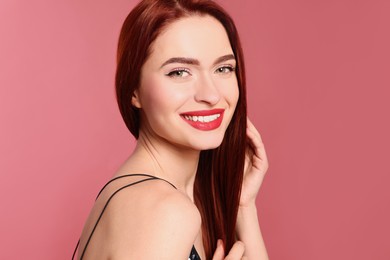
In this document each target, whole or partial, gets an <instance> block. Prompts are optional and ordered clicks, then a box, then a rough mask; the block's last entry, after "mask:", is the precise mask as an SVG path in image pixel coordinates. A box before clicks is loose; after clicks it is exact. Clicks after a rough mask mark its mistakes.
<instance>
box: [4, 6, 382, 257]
mask: <svg viewBox="0 0 390 260" xmlns="http://www.w3.org/2000/svg"><path fill="white" fill-rule="evenodd" d="M220 2H223V5H224V6H225V7H226V8H227V9H228V10H229V11H230V13H231V14H232V16H233V17H234V19H235V21H236V23H237V26H238V28H239V30H240V32H241V37H242V41H243V45H244V49H245V54H246V64H247V72H248V73H247V74H248V75H247V76H248V89H249V90H248V92H249V114H250V116H251V118H252V120H253V121H254V123H255V124H256V126H257V127H258V129H259V130H260V132H261V133H262V135H263V139H264V142H265V145H266V148H267V151H268V155H269V160H270V169H269V172H268V175H267V177H266V179H265V182H264V184H263V187H262V190H261V192H260V196H259V201H258V202H259V204H258V207H259V216H260V221H261V226H262V229H263V233H264V238H265V242H266V245H267V248H268V251H269V255H270V258H271V259H273V260H282V259H289V260H290V259H292V260H295V259H296V260H313V259H314V260H322V259H323V260H325V259H326V260H328V259H340V260H341V259H343V260H344V259H354V260H360V259H361V260H363V259H365V260H367V259H369V260H371V259H375V260H388V259H390V244H389V243H390V240H389V234H390V188H389V186H390V167H389V158H388V157H389V155H390V153H389V147H390V138H389V136H388V135H389V133H390V121H389V111H390V105H389V99H390V91H389V87H390V76H389V75H390V73H389V69H390V51H389V49H390V48H389V46H390V34H389V25H390V15H389V12H390V1H387V0H382V1H381V0H370V1H369V0H366V1H359V0H327V1H324V0H306V1H304V0H293V1H291V0H260V1H255V0H252V1H245V0H242V1H234V0H228V1H227V0H224V1H220ZM134 3H135V1H129V0H116V1H108V0H93V1H92V0H84V1H79V0H77V1H76V0H67V1H52V0H35V1H28V0H24V1H23V0H1V2H0V37H1V39H0V174H1V175H0V178H1V179H0V181H1V188H0V206H1V213H0V233H1V235H0V245H1V246H0V248H1V249H0V259H70V256H71V253H72V251H73V248H74V246H75V244H76V241H77V239H78V237H79V235H80V233H81V229H82V226H83V223H84V221H85V219H86V217H87V214H88V212H89V210H90V208H91V206H92V204H93V200H94V197H95V195H96V194H97V192H98V190H99V189H100V188H101V186H102V185H103V184H104V183H105V182H106V181H107V180H108V178H110V176H111V175H112V174H113V173H114V171H115V169H116V167H118V165H119V164H120V163H121V162H122V161H123V160H124V159H125V158H126V157H127V155H128V154H129V153H130V151H131V150H132V147H133V145H134V140H133V138H132V137H131V135H130V134H129V133H128V131H127V129H126V128H125V126H124V123H123V122H122V119H121V118H120V115H119V112H118V109H117V107H116V103H115V98H114V89H113V81H114V70H115V47H116V42H117V36H118V32H119V29H120V25H121V23H122V21H123V19H124V18H125V16H126V15H127V13H128V11H129V10H130V9H131V8H132V6H133V5H134Z"/></svg>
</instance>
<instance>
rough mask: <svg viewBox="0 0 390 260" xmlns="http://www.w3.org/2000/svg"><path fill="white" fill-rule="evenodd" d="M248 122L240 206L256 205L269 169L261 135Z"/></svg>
mask: <svg viewBox="0 0 390 260" xmlns="http://www.w3.org/2000/svg"><path fill="white" fill-rule="evenodd" d="M247 124H248V126H247V129H246V134H247V137H248V141H249V142H248V147H247V149H246V154H245V167H244V179H243V183H242V190H241V198H240V207H248V206H253V205H255V202H256V197H257V193H258V192H259V189H260V186H261V184H262V182H263V179H264V176H265V173H266V172H267V169H268V159H267V155H266V153H265V148H264V144H263V141H262V140H261V136H260V134H259V132H258V131H257V129H256V128H255V126H254V125H253V124H252V122H251V121H250V120H249V119H247Z"/></svg>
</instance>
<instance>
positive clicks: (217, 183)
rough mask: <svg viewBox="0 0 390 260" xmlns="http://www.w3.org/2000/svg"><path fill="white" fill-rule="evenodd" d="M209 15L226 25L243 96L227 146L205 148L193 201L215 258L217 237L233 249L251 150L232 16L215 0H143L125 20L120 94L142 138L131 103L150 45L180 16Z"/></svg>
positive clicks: (242, 69) (128, 118)
mask: <svg viewBox="0 0 390 260" xmlns="http://www.w3.org/2000/svg"><path fill="white" fill-rule="evenodd" d="M193 15H201V16H202V15H210V16H212V17H214V18H216V19H217V20H218V21H219V22H221V24H222V25H223V26H224V28H225V30H226V32H227V35H228V38H229V41H230V44H231V47H232V50H233V53H234V55H235V58H236V61H237V66H236V75H237V82H238V87H239V99H238V103H237V106H236V110H235V112H234V114H233V117H232V120H231V122H230V124H229V126H228V128H227V130H226V133H225V136H224V139H223V141H222V144H221V145H220V146H219V147H218V148H216V149H212V150H207V151H201V154H200V160H199V164H198V170H197V175H196V179H195V187H194V200H195V204H196V205H197V207H198V209H199V211H200V213H201V216H202V236H203V245H204V248H205V252H206V258H207V259H211V258H212V255H213V252H214V249H215V248H216V243H217V240H218V239H222V240H223V241H224V243H225V252H229V250H230V248H231V247H232V245H233V244H234V242H235V226H236V220H237V212H238V206H239V199H240V193H241V185H242V179H243V171H244V161H245V148H246V86H245V67H244V58H243V52H242V49H241V44H240V40H239V36H238V32H237V29H236V27H235V25H234V22H233V20H232V18H231V17H230V16H229V15H228V14H227V13H226V11H225V10H223V8H222V7H220V6H219V5H218V4H216V3H215V2H213V1H210V0H143V1H141V2H140V3H139V4H138V5H137V6H136V7H135V8H134V9H133V10H132V11H131V12H130V14H129V15H128V16H127V18H126V20H125V21H124V24H123V27H122V30H121V33H120V37H119V42H118V53H117V70H116V78H115V85H116V95H117V101H118V106H119V109H120V112H121V114H122V117H123V119H124V121H125V123H126V126H127V127H128V129H129V130H130V132H131V133H132V134H133V135H134V136H135V138H138V136H139V129H140V115H139V111H138V108H136V107H134V106H133V105H132V104H131V98H132V96H133V93H134V91H135V90H136V89H137V88H138V87H139V84H140V75H141V68H142V66H143V64H144V63H145V61H146V59H147V58H148V56H149V54H150V51H151V50H150V47H151V44H152V43H153V41H154V40H155V39H156V38H157V37H158V35H159V34H160V33H161V32H162V30H163V29H164V28H166V27H167V26H168V25H169V24H171V23H173V22H175V21H177V20H178V19H180V18H183V17H188V16H193Z"/></svg>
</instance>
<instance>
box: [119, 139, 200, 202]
mask: <svg viewBox="0 0 390 260" xmlns="http://www.w3.org/2000/svg"><path fill="white" fill-rule="evenodd" d="M199 155H200V151H199V150H193V149H189V148H188V147H180V146H178V145H176V144H172V143H169V142H168V141H166V140H162V139H161V138H159V139H156V138H154V137H153V136H149V135H146V134H144V133H142V132H141V133H140V136H139V138H138V141H137V145H136V147H135V150H134V152H133V154H132V155H131V156H130V158H129V159H128V160H127V162H126V163H125V165H124V167H125V168H127V169H124V170H125V172H134V171H135V172H144V173H148V174H151V175H154V176H156V177H159V178H162V179H165V180H167V181H169V182H171V183H172V184H173V185H175V186H176V188H177V189H178V190H180V191H182V192H184V193H186V194H187V196H188V197H190V199H191V200H193V188H194V181H195V175H196V171H197V167H198V161H199ZM126 165H127V167H126Z"/></svg>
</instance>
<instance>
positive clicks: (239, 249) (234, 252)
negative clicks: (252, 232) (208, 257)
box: [213, 239, 247, 260]
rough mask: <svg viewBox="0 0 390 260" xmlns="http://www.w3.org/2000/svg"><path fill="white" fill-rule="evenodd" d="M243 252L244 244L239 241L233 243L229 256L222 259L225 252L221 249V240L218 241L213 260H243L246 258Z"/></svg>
mask: <svg viewBox="0 0 390 260" xmlns="http://www.w3.org/2000/svg"><path fill="white" fill-rule="evenodd" d="M244 251H245V247H244V243H242V242H241V241H237V242H236V243H234V245H233V247H232V249H231V250H230V252H229V254H228V255H227V256H226V257H224V256H225V251H224V249H223V243H222V240H220V239H218V242H217V249H215V253H214V256H213V260H245V259H247V258H246V257H245V256H244Z"/></svg>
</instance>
